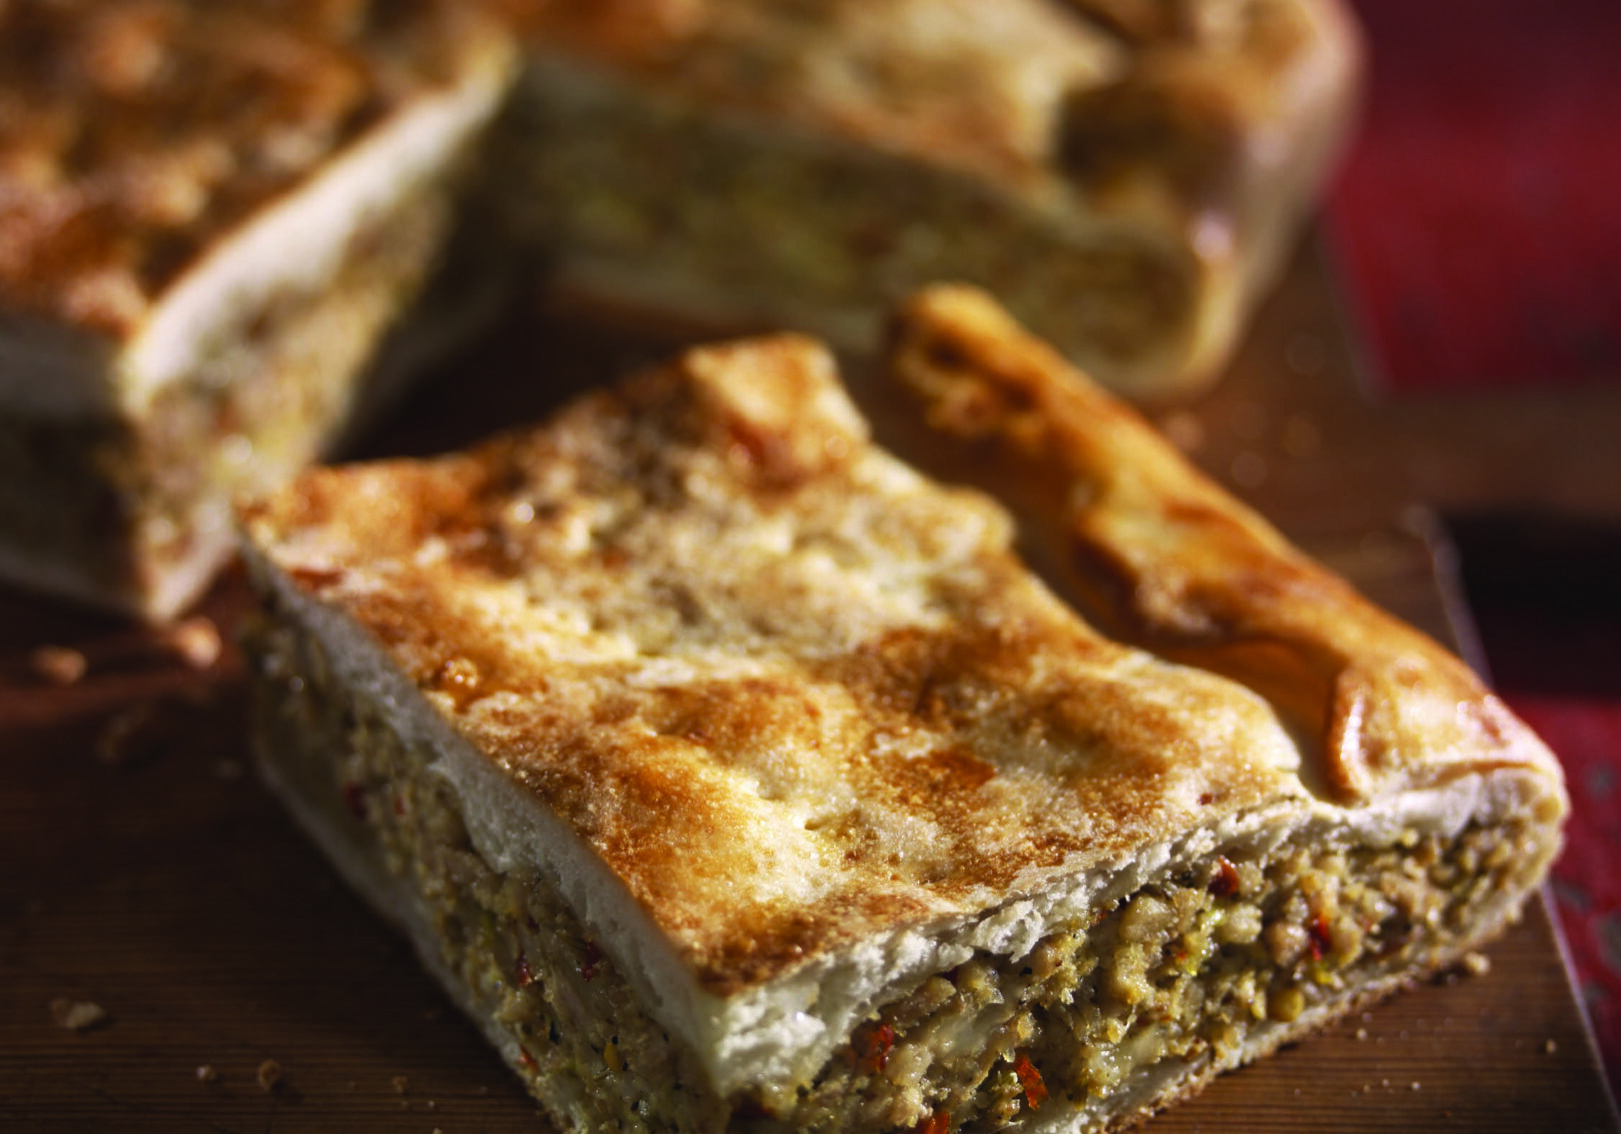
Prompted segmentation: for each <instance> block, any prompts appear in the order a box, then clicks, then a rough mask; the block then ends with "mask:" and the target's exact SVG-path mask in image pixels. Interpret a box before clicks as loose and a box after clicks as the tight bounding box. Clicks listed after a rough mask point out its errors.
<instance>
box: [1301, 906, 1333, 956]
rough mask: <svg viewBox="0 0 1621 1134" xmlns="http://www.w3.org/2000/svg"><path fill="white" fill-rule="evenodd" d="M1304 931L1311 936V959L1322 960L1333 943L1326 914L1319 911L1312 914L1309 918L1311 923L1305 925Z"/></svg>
mask: <svg viewBox="0 0 1621 1134" xmlns="http://www.w3.org/2000/svg"><path fill="white" fill-rule="evenodd" d="M1306 933H1307V935H1308V936H1310V938H1311V959H1312V960H1314V961H1320V960H1322V959H1323V956H1324V955H1325V954H1326V953H1327V952H1328V951H1329V949H1330V948H1332V947H1333V944H1334V938H1333V934H1332V931H1331V927H1330V926H1329V924H1328V915H1327V914H1321V913H1320V914H1317V915H1316V916H1314V917H1313V918H1312V919H1311V924H1310V925H1308V926H1307V927H1306Z"/></svg>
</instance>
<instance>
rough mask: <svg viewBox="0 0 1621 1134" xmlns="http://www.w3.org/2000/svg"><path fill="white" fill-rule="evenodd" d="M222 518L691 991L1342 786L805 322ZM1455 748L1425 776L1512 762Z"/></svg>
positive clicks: (980, 906) (1191, 551) (1514, 756)
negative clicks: (923, 436) (510, 801)
mask: <svg viewBox="0 0 1621 1134" xmlns="http://www.w3.org/2000/svg"><path fill="white" fill-rule="evenodd" d="M1015 345H1017V344H1015ZM1111 423H1112V422H1111V419H1104V420H1103V422H1102V425H1103V426H1107V425H1109V424H1111ZM1078 443H1081V442H1079V441H1078ZM1085 443H1087V444H1091V445H1094V446H1098V445H1104V444H1106V443H1107V442H1106V438H1103V437H1093V438H1091V439H1090V440H1089V441H1086V442H1085ZM1132 455H1133V456H1134V457H1140V458H1141V459H1143V460H1145V461H1148V462H1149V464H1150V469H1152V468H1153V467H1154V466H1155V464H1156V462H1159V461H1160V460H1161V458H1160V457H1159V456H1158V455H1157V454H1155V453H1153V452H1143V453H1136V454H1132ZM1119 503H1120V505H1121V508H1122V511H1121V513H1120V515H1121V516H1122V517H1123V519H1122V522H1123V523H1128V524H1129V522H1130V516H1131V515H1133V514H1134V509H1136V508H1137V507H1138V506H1139V505H1141V504H1144V503H1146V504H1147V505H1148V506H1149V507H1150V508H1153V507H1154V506H1155V505H1156V504H1158V503H1161V502H1159V501H1156V499H1155V498H1154V497H1153V496H1152V495H1151V494H1150V495H1149V496H1148V498H1147V499H1146V501H1144V500H1142V499H1135V500H1134V499H1131V498H1129V497H1121V498H1120V500H1119ZM1170 503H1175V501H1171V502H1170ZM1204 507H1205V509H1206V512H1207V513H1208V514H1212V515H1234V516H1236V515H1239V513H1238V512H1237V511H1235V508H1236V506H1232V505H1230V504H1229V503H1227V502H1224V501H1221V500H1218V499H1215V498H1214V497H1213V496H1212V497H1211V498H1209V499H1207V500H1206V501H1205V502H1204ZM1154 514H1155V513H1153V512H1152V511H1151V512H1150V513H1149V515H1150V516H1152V515H1154ZM1202 514H1204V513H1202ZM244 522H245V525H246V529H247V532H248V536H249V538H250V540H252V542H253V543H255V544H256V545H257V547H258V548H259V553H260V554H261V555H262V556H263V557H264V558H265V559H267V560H268V561H269V562H270V563H271V564H273V565H274V566H275V567H276V568H279V570H280V571H281V572H283V573H284V579H285V581H286V583H285V585H290V586H293V587H296V588H298V589H300V590H301V591H302V592H303V593H304V594H306V595H308V596H312V597H313V598H314V599H316V600H317V601H318V602H320V603H322V604H327V605H329V606H330V607H335V608H336V609H337V610H339V611H341V612H343V613H344V614H345V615H347V616H348V617H349V618H350V619H351V620H353V622H355V623H357V624H358V625H359V626H360V627H362V628H363V629H364V630H365V631H366V632H368V633H369V634H370V636H371V637H372V638H373V639H374V640H375V642H376V643H377V644H378V645H379V646H380V647H381V649H382V650H383V651H385V652H386V654H387V656H388V657H389V658H390V659H391V660H392V662H393V663H394V665H395V666H396V667H397V668H398V669H399V670H400V671H401V672H402V673H403V674H404V675H405V676H406V677H407V679H409V680H410V681H413V682H414V683H415V685H416V686H417V687H418V688H419V689H420V690H421V691H422V692H423V694H424V696H425V697H426V698H427V699H428V701H429V702H430V703H431V704H432V705H433V706H434V708H435V709H436V710H437V712H439V713H440V714H442V715H443V717H444V718H445V719H446V720H448V721H449V722H450V723H451V724H452V725H453V727H454V728H456V729H457V730H458V731H459V732H460V733H461V735H462V736H463V737H465V738H466V739H467V740H468V741H470V742H471V743H472V744H473V745H474V746H475V747H476V748H477V749H479V750H481V751H482V752H484V753H485V754H487V755H488V757H489V758H490V759H491V760H493V761H494V762H495V764H496V765H497V766H499V767H500V768H501V769H503V770H504V771H505V772H506V773H507V775H508V777H509V778H510V782H511V783H512V784H513V785H514V787H515V788H521V790H524V791H527V792H530V793H532V794H533V796H534V797H535V798H536V799H538V800H539V801H540V802H541V803H542V804H543V805H544V806H545V807H546V808H549V809H550V810H551V811H552V812H554V813H555V814H556V815H557V816H559V817H560V818H561V819H562V820H563V823H564V824H565V826H566V827H567V828H568V829H570V830H571V831H572V832H573V834H574V835H575V836H577V837H578V838H579V839H580V840H582V841H583V842H584V843H585V844H586V845H588V846H589V848H590V849H591V851H592V852H593V853H594V855H595V856H596V857H597V858H599V859H600V860H601V861H602V862H603V863H604V864H605V865H606V866H607V867H608V869H609V870H611V871H612V873H613V874H614V875H615V876H617V879H618V880H619V882H620V883H622V884H623V886H624V887H625V888H626V890H628V892H629V893H630V895H631V896H632V897H633V898H634V900H635V901H636V902H638V903H639V904H640V905H641V907H642V908H643V909H644V910H645V911H646V912H647V913H648V914H649V916H650V917H651V919H652V920H653V922H655V923H656V924H657V925H658V926H659V928H660V930H661V931H662V933H663V934H664V936H665V937H666V938H667V939H668V941H669V942H670V943H671V944H672V946H673V947H674V949H675V950H676V952H677V954H678V955H679V956H680V957H681V959H682V961H683V962H684V963H685V964H686V965H687V966H688V967H689V968H690V969H691V971H692V972H693V973H694V975H695V976H696V978H697V980H698V981H699V982H700V984H701V985H702V986H703V987H705V988H707V989H709V990H710V991H711V992H714V993H716V994H720V995H730V994H732V993H735V992H738V991H739V990H742V989H744V988H747V987H750V986H755V985H758V984H760V983H763V982H765V981H768V980H770V979H771V978H773V977H775V976H778V975H781V974H783V973H785V972H787V971H789V970H792V969H794V968H796V967H797V966H799V965H800V964H801V963H802V962H806V961H809V960H812V959H815V958H818V957H822V956H826V955H828V954H830V953H832V952H834V951H836V950H839V949H840V948H841V947H846V946H850V945H852V944H854V943H857V942H861V941H864V940H870V939H872V938H873V937H874V936H881V935H883V934H885V933H889V932H893V931H896V930H897V929H899V928H902V927H908V926H922V925H927V924H932V923H937V922H939V921H941V920H944V921H950V920H952V919H955V918H960V917H974V916H979V915H980V914H982V913H983V911H985V910H986V909H988V908H992V907H995V906H996V905H998V904H1000V903H1003V902H1006V901H1008V900H1010V899H1013V898H1017V897H1019V896H1022V895H1027V894H1031V893H1034V892H1037V891H1039V890H1040V889H1041V888H1042V887H1044V886H1046V885H1048V884H1051V883H1054V882H1055V881H1058V880H1060V879H1062V878H1067V877H1070V876H1072V875H1074V874H1076V873H1078V872H1085V871H1089V870H1093V869H1101V870H1111V869H1115V868H1117V867H1118V866H1119V864H1120V863H1122V862H1126V861H1130V860H1131V859H1132V857H1133V856H1134V855H1136V854H1137V853H1140V852H1141V850H1142V849H1143V848H1145V847H1149V846H1154V845H1163V844H1165V843H1166V842H1168V841H1171V840H1174V839H1176V838H1178V837H1180V836H1181V835H1184V834H1186V833H1189V832H1191V831H1194V830H1196V829H1199V828H1201V827H1204V826H1206V825H1209V824H1213V823H1217V822H1220V821H1222V820H1223V819H1224V818H1225V817H1229V816H1237V815H1240V814H1248V813H1251V812H1252V811H1253V810H1254V809H1257V808H1262V807H1283V808H1285V809H1289V810H1294V811H1305V810H1309V809H1313V808H1320V807H1328V808H1332V807H1338V806H1340V805H1341V804H1344V803H1348V802H1353V801H1351V800H1348V799H1344V798H1341V799H1337V800H1330V799H1328V798H1326V797H1322V796H1319V795H1317V794H1314V789H1315V788H1316V785H1314V784H1312V783H1310V780H1311V777H1312V770H1311V769H1309V768H1304V767H1302V764H1301V757H1300V752H1299V750H1298V748H1297V747H1296V744H1295V742H1294V740H1293V739H1292V738H1291V733H1290V731H1289V729H1288V728H1287V727H1286V726H1285V724H1284V723H1282V722H1280V720H1279V718H1278V716H1277V714H1276V712H1275V711H1274V709H1273V708H1272V707H1271V706H1270V705H1269V704H1268V702H1267V701H1266V700H1265V699H1264V698H1263V697H1262V696H1259V695H1257V694H1256V693H1255V692H1253V691H1252V690H1250V689H1249V688H1246V687H1245V686H1244V685H1243V684H1241V683H1239V682H1235V681H1232V680H1229V679H1228V678H1226V677H1223V676H1218V675H1215V674H1212V673H1209V672H1205V671H1203V670H1200V669H1197V668H1191V667H1186V666H1182V665H1178V664H1172V663H1169V662H1166V661H1164V660H1161V659H1158V658H1156V657H1154V656H1153V655H1152V654H1150V653H1148V652H1145V651H1143V650H1140V649H1136V648H1133V647H1129V646H1124V645H1121V644H1119V643H1117V642H1115V641H1111V640H1109V639H1107V638H1105V637H1104V636H1102V635H1101V634H1099V633H1098V632H1097V631H1096V630H1094V629H1092V627H1091V626H1089V625H1088V624H1087V623H1086V622H1083V621H1082V620H1081V619H1080V618H1079V617H1077V616H1076V615H1075V614H1074V613H1073V612H1072V611H1071V610H1070V609H1069V608H1068V607H1066V606H1064V605H1063V604H1062V603H1060V602H1059V601H1058V600H1057V599H1056V598H1055V597H1054V596H1053V595H1052V593H1051V592H1049V591H1048V590H1047V589H1046V588H1045V586H1044V585H1042V584H1041V583H1040V582H1039V581H1037V579H1036V578H1035V577H1034V576H1033V575H1032V574H1031V573H1030V572H1029V571H1028V569H1027V568H1025V567H1024V566H1023V564H1022V563H1020V562H1019V560H1018V559H1017V558H1015V556H1014V555H1013V554H1012V553H1011V551H1010V547H1009V544H1010V538H1011V528H1010V524H1009V519H1008V517H1007V515H1006V513H1005V512H1004V511H1003V510H1002V509H1001V508H1000V507H999V506H998V505H996V504H994V503H992V502H991V501H990V500H988V499H986V498H984V497H982V496H980V495H979V494H977V493H974V492H971V491H967V490H953V489H947V488H944V487H941V486H940V485H938V484H936V483H934V482H931V481H929V480H927V479H925V478H923V477H922V476H920V475H919V474H917V473H915V472H914V471H912V470H911V469H910V468H909V467H907V466H905V465H903V464H901V463H899V462H898V461H896V460H895V459H894V458H892V457H891V456H889V455H888V454H887V453H885V452H884V451H883V450H881V449H879V448H878V447H876V446H875V445H873V444H872V443H871V442H870V441H869V439H868V435H867V430H866V426H865V424H864V422H863V420H862V419H861V418H860V417H859V416H858V415H857V413H856V412H855V410H854V409H853V407H852V406H851V405H850V403H849V401H848V400H847V399H846V397H845V395H844V393H843V391H842V389H841V387H840V386H839V384H838V382H837V380H836V377H835V374H834V368H833V363H832V361H831V359H830V357H829V356H828V355H827V353H826V352H825V351H824V350H822V349H821V348H819V347H818V346H816V345H814V344H813V343H812V342H810V341H808V340H805V339H801V338H797V337H780V338H770V339H761V340H754V341H747V342H742V343H737V344H733V345H729V346H721V347H714V348H708V349H699V350H694V351H691V352H689V353H688V354H686V355H685V356H684V357H683V358H681V359H680V360H679V362H678V363H676V364H675V365H673V366H671V367H670V368H668V369H665V370H663V371H660V372H657V373H654V374H652V375H649V376H645V377H643V378H641V379H639V380H636V381H634V382H631V383H629V384H626V385H624V386H622V387H619V388H616V389H613V390H608V391H603V392H599V393H596V394H593V395H590V396H587V397H586V398H584V399H583V400H581V401H579V402H577V403H575V404H574V405H572V407H570V408H568V409H566V410H565V411H564V412H563V413H562V414H561V415H560V416H558V417H557V418H556V419H555V420H553V421H552V422H551V423H550V424H547V425H544V426H542V427H539V428H537V429H534V430H531V431H528V432H521V433H514V434H512V435H510V436H507V437H504V438H501V439H498V440H496V441H494V442H492V443H490V444H487V445H485V446H484V447H482V448H480V449H477V450H475V451H473V452H471V453H470V454H467V455H461V456H452V457H446V458H441V459H438V460H435V461H431V462H426V463H423V462H410V461H397V462H384V463H378V464H374V465H364V466H355V467H350V468H338V469H328V470H319V471H315V472H312V473H310V474H307V475H306V476H305V477H303V478H302V479H301V480H300V481H299V482H297V483H296V484H295V485H294V486H292V487H291V488H290V489H288V490H286V491H284V492H282V493H280V494H277V495H275V496H273V497H270V498H269V499H267V500H265V501H262V502H260V503H258V504H256V505H253V506H251V507H250V508H249V509H248V510H247V511H246V513H245V521H244ZM1233 522H1234V523H1237V524H1239V525H1240V526H1241V527H1242V525H1243V523H1244V522H1245V521H1243V520H1241V519H1240V520H1234V521H1233ZM1217 530H1218V531H1219V529H1217ZM1268 546H1270V545H1268ZM1162 550H1163V551H1168V552H1169V553H1170V554H1173V555H1175V556H1178V557H1179V562H1181V561H1184V560H1185V562H1186V566H1188V567H1189V568H1191V569H1197V568H1198V566H1199V564H1200V563H1201V562H1203V561H1204V560H1203V559H1202V558H1201V555H1203V554H1205V553H1202V552H1201V551H1200V548H1199V545H1198V539H1197V538H1195V539H1194V540H1192V541H1191V543H1190V546H1188V547H1184V548H1181V549H1176V548H1165V547H1164V546H1163V545H1160V544H1155V543H1153V542H1150V543H1147V544H1145V545H1144V553H1145V554H1148V553H1152V552H1159V551H1162ZM1218 550H1219V549H1218ZM1178 569H1179V567H1178V563H1177V562H1173V563H1170V564H1167V565H1166V566H1165V567H1164V568H1163V570H1164V571H1165V572H1167V573H1174V572H1176V571H1177V570H1178ZM1302 570H1303V569H1302ZM1255 575H1256V579H1255V584H1254V585H1256V586H1278V587H1285V586H1288V585H1290V584H1291V581H1292V578H1293V576H1291V575H1289V574H1286V573H1283V574H1278V573H1272V572H1271V569H1270V568H1269V567H1267V566H1266V565H1265V564H1261V565H1259V566H1258V567H1257V570H1256V572H1255ZM1388 633H1394V631H1390V630H1387V629H1385V628H1384V627H1383V625H1382V624H1380V626H1379V627H1378V628H1377V629H1376V630H1375V631H1374V632H1372V633H1371V636H1372V637H1373V638H1374V639H1375V640H1378V639H1379V637H1380V636H1381V635H1384V634H1388ZM1427 660H1428V659H1427V657H1425V656H1422V655H1421V657H1420V662H1421V663H1423V662H1426V661H1427ZM1419 672H1420V673H1421V674H1422V673H1423V672H1424V671H1423V668H1422V664H1420V667H1419ZM1446 674H1447V680H1449V681H1454V680H1459V681H1461V680H1462V678H1460V677H1456V676H1455V675H1453V674H1452V673H1451V671H1450V670H1447V671H1446ZM1405 679H1406V678H1405V675H1404V676H1403V677H1402V680H1405ZM1483 719H1485V718H1483ZM1490 719H1492V720H1494V721H1495V720H1497V718H1496V717H1495V716H1494V717H1491V718H1490ZM1497 727H1499V728H1501V729H1509V730H1512V729H1516V728H1518V726H1517V725H1515V724H1514V722H1513V721H1512V719H1511V718H1510V719H1507V720H1503V721H1499V722H1498V724H1497ZM1514 735H1516V736H1521V734H1520V733H1515V734H1514ZM1427 739H1428V738H1426V737H1420V738H1419V740H1420V741H1426V740H1427ZM1488 739H1489V738H1488ZM1485 751H1486V755H1485V756H1484V757H1482V758H1481V759H1480V760H1479V761H1477V762H1475V763H1470V762H1469V761H1468V760H1467V759H1466V758H1464V757H1463V756H1461V755H1460V756H1459V758H1458V759H1457V760H1456V761H1453V760H1452V758H1451V756H1450V755H1449V756H1448V758H1447V759H1448V762H1447V763H1446V764H1445V765H1444V767H1443V768H1442V769H1441V770H1440V772H1439V773H1438V776H1437V777H1435V778H1444V776H1451V775H1461V774H1465V773H1467V772H1470V771H1481V770H1487V769H1490V768H1493V767H1497V766H1500V765H1501V764H1503V763H1507V762H1514V761H1520V762H1524V763H1529V764H1531V765H1533V766H1537V767H1539V768H1540V767H1541V765H1540V764H1539V763H1538V761H1540V760H1542V759H1543V758H1544V756H1543V754H1542V753H1541V749H1540V747H1538V746H1536V744H1535V741H1534V740H1531V739H1529V734H1523V737H1521V739H1520V740H1519V742H1518V744H1517V746H1513V747H1505V746H1504V745H1501V744H1498V745H1488V747H1487V748H1486V750H1485ZM1407 758H1408V759H1409V760H1410V761H1411V762H1412V763H1414V764H1416V763H1418V762H1419V761H1420V760H1421V759H1422V758H1423V757H1422V755H1421V754H1418V753H1413V754H1409V755H1408V756H1407ZM1303 776H1304V777H1305V778H1303Z"/></svg>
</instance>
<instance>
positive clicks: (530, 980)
mask: <svg viewBox="0 0 1621 1134" xmlns="http://www.w3.org/2000/svg"><path fill="white" fill-rule="evenodd" d="M517 967H518V987H519V988H528V987H529V986H530V985H532V984H534V983H535V974H534V973H533V972H532V971H531V970H530V968H529V958H528V957H526V956H524V954H523V950H522V949H520V950H518V966H517Z"/></svg>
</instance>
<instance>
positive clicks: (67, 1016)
mask: <svg viewBox="0 0 1621 1134" xmlns="http://www.w3.org/2000/svg"><path fill="white" fill-rule="evenodd" d="M51 1018H52V1019H53V1020H55V1021H56V1026H57V1027H59V1028H66V1029H67V1030H68V1031H70V1032H86V1031H89V1030H90V1029H91V1028H93V1027H95V1026H96V1025H97V1024H100V1023H104V1022H105V1021H106V1019H107V1010H106V1009H105V1008H103V1007H102V1006H101V1005H100V1004H97V1003H96V1002H95V1001H94V1000H69V999H68V998H67V997H65V996H62V997H58V998H57V999H55V1000H53V1001H51Z"/></svg>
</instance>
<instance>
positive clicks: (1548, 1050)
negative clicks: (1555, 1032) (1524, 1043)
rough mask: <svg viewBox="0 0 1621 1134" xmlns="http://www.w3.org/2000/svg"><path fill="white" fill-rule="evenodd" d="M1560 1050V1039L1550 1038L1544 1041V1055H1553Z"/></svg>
mask: <svg viewBox="0 0 1621 1134" xmlns="http://www.w3.org/2000/svg"><path fill="white" fill-rule="evenodd" d="M1558 1050H1559V1041H1558V1040H1552V1039H1550V1040H1548V1041H1546V1042H1545V1043H1543V1045H1542V1053H1543V1054H1544V1055H1553V1054H1554V1053H1555V1052H1557V1051H1558Z"/></svg>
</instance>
